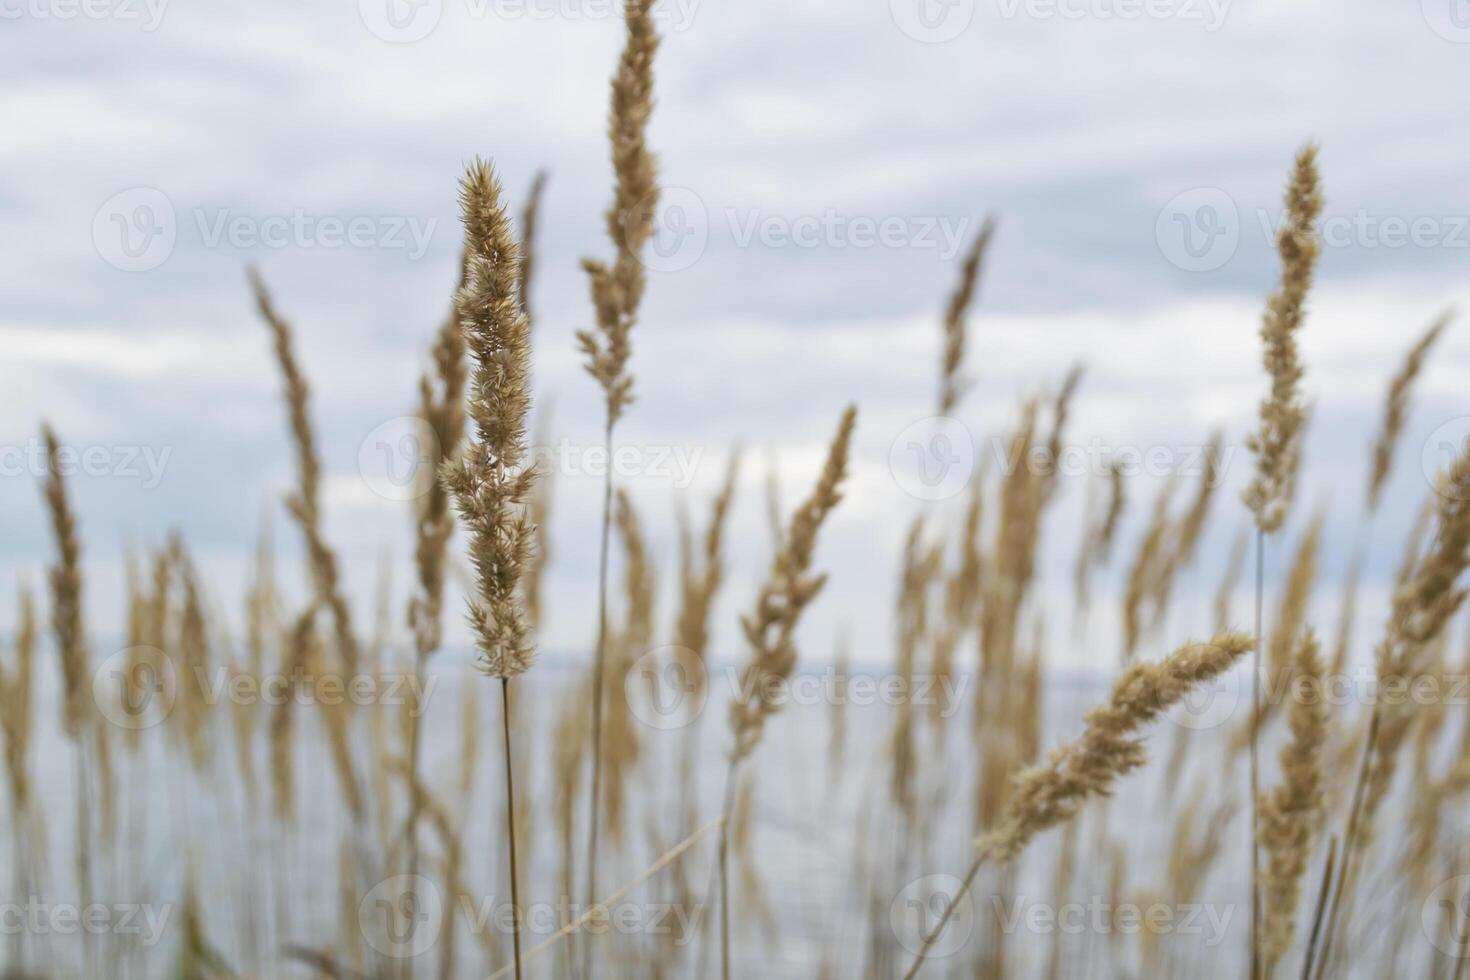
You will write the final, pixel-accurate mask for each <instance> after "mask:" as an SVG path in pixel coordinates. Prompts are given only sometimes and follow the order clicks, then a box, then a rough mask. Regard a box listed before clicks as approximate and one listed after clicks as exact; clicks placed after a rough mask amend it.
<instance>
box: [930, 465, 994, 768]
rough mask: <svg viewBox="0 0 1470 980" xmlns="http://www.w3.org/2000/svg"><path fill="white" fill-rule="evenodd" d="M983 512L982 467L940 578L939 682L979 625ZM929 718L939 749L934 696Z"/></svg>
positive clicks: (934, 667)
mask: <svg viewBox="0 0 1470 980" xmlns="http://www.w3.org/2000/svg"><path fill="white" fill-rule="evenodd" d="M984 513H985V474H984V471H983V470H982V471H981V472H980V473H977V474H975V475H974V476H973V477H972V478H971V484H970V496H969V500H968V501H967V502H966V504H965V516H964V520H963V521H962V522H961V524H960V532H959V535H958V540H957V542H956V547H957V549H958V552H959V555H958V562H957V564H956V566H955V568H954V570H953V572H951V573H950V575H949V576H948V578H947V580H946V581H945V582H944V585H943V589H944V595H943V604H942V612H943V617H942V620H941V622H940V625H939V628H938V629H937V630H936V632H935V636H934V646H933V653H932V659H931V661H930V669H931V671H932V673H933V675H934V678H935V680H936V681H937V682H938V683H940V684H943V683H945V682H946V681H947V680H948V679H949V678H951V677H952V676H953V675H954V663H955V652H956V651H957V650H958V649H959V646H960V643H961V642H962V641H963V640H964V639H965V637H966V636H967V635H969V634H971V633H972V632H973V631H974V630H975V629H976V628H977V627H978V625H979V621H980V604H981V600H982V599H983V598H984V585H985V557H984V555H983V554H982V553H981V548H982V545H981V520H982V518H983V517H984ZM933 704H934V707H933V710H932V711H930V713H929V720H930V722H932V724H933V728H934V733H935V736H936V738H937V739H938V742H939V748H940V749H941V751H942V750H943V747H944V744H945V741H946V736H947V732H948V729H949V726H948V725H947V724H946V721H947V719H945V718H944V717H942V714H943V707H942V704H941V702H940V700H939V699H937V698H936V699H935V700H934V703H933Z"/></svg>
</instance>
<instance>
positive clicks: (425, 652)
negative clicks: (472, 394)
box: [402, 249, 529, 876]
mask: <svg viewBox="0 0 1470 980" xmlns="http://www.w3.org/2000/svg"><path fill="white" fill-rule="evenodd" d="M467 255H468V250H467V249H466V250H465V253H464V255H462V256H461V261H460V282H459V287H458V288H459V289H463V288H464V286H465V278H466V276H467V274H468V261H467ZM527 277H529V268H528V263H526V262H523V263H522V278H523V280H524V279H526V278H527ZM523 285H524V282H523ZM523 305H524V300H523ZM432 357H433V361H434V375H433V376H430V375H429V374H428V373H425V374H424V375H423V376H422V377H421V378H420V381H419V412H420V415H421V417H422V419H423V420H424V422H425V423H426V424H427V425H428V427H429V428H430V430H431V431H432V432H433V435H434V438H433V440H432V442H431V444H430V445H429V446H428V447H426V456H425V458H424V459H423V464H424V473H423V475H424V476H426V477H427V480H426V482H425V485H424V486H423V488H422V489H423V493H422V495H421V496H420V497H419V498H418V501H417V504H418V513H417V515H416V516H417V519H416V528H415V530H416V537H417V541H416V543H415V546H414V566H415V570H416V572H417V574H418V589H417V591H416V592H415V594H414V596H413V598H412V599H410V600H409V606H408V625H409V628H410V630H412V632H413V638H414V675H415V678H416V679H419V680H421V679H422V678H423V676H424V671H425V669H426V667H427V664H428V661H429V659H430V658H431V657H432V656H433V655H434V654H435V653H436V652H437V651H438V649H439V647H440V645H441V643H442V641H443V620H444V615H443V614H444V582H445V569H446V567H447V566H448V561H449V556H448V549H449V540H450V538H451V537H452V536H453V535H454V514H453V512H452V510H451V508H450V501H449V489H448V488H447V487H446V486H445V485H444V483H443V481H441V480H439V479H438V474H439V469H440V467H441V466H443V465H444V463H445V461H447V460H451V459H453V458H454V457H455V456H456V455H457V454H458V453H459V445H460V442H461V440H462V439H463V438H464V427H465V404H464V402H465V384H466V381H467V377H466V368H465V340H464V332H463V328H462V327H461V325H460V322H459V317H458V312H457V309H456V310H452V311H451V313H450V315H449V317H448V318H447V319H446V320H445V322H444V323H443V325H442V326H441V327H440V328H439V332H438V335H437V336H436V337H435V340H434V347H433V351H432ZM416 475H417V474H416ZM418 691H419V688H418V687H417V686H415V688H414V693H413V694H412V695H411V696H410V703H409V705H408V718H407V732H406V736H407V742H408V766H409V782H410V785H412V784H413V783H414V781H416V780H417V779H418V773H419V764H420V756H421V754H422V750H421V746H420V741H421V739H420V734H421V731H422V728H423V724H422V719H423V705H421V704H420V703H419V702H418V697H419V695H418ZM420 816H421V798H420V796H419V795H418V794H417V793H411V794H409V804H408V813H407V815H406V816H405V817H404V826H403V831H402V834H403V839H404V840H405V842H406V845H407V848H408V874H409V875H410V876H412V875H416V874H418V865H419V840H418V825H419V818H420Z"/></svg>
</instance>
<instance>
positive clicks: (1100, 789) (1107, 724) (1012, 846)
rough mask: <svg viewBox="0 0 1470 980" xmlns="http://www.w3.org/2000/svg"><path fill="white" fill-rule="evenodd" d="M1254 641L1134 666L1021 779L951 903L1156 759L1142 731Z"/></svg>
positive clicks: (1236, 638)
mask: <svg viewBox="0 0 1470 980" xmlns="http://www.w3.org/2000/svg"><path fill="white" fill-rule="evenodd" d="M1254 642H1255V641H1254V639H1253V638H1252V637H1250V636H1247V635H1245V634H1242V633H1222V634H1219V635H1217V636H1215V638H1214V639H1212V640H1211V641H1210V642H1209V643H1204V644H1193V645H1190V646H1185V647H1181V648H1179V649H1178V650H1176V651H1174V653H1172V654H1170V655H1169V656H1168V657H1166V658H1165V659H1164V660H1162V661H1160V662H1158V663H1137V664H1133V665H1132V666H1130V667H1129V668H1128V669H1127V670H1126V671H1125V672H1124V673H1123V676H1122V677H1120V678H1119V679H1118V680H1117V682H1116V683H1115V684H1114V685H1113V693H1112V696H1111V697H1110V698H1109V699H1108V702H1107V704H1105V705H1103V706H1102V707H1099V708H1094V709H1093V710H1092V711H1090V712H1088V713H1087V716H1086V727H1085V729H1084V731H1083V733H1082V734H1081V735H1080V736H1079V737H1078V738H1077V739H1076V740H1075V741H1073V742H1070V743H1067V744H1065V745H1063V746H1061V747H1060V748H1057V749H1055V750H1054V751H1053V752H1052V754H1051V757H1050V759H1049V760H1048V761H1047V763H1046V764H1045V765H1041V766H1037V767H1034V768H1032V769H1028V770H1026V771H1025V772H1023V773H1021V774H1020V775H1018V776H1017V777H1016V780H1015V787H1014V791H1013V792H1012V794H1011V796H1010V799H1009V800H1008V802H1007V803H1006V807H1005V812H1004V814H1003V815H1002V817H1001V820H1000V822H999V823H998V824H997V825H996V826H994V827H993V828H992V829H990V830H988V831H986V832H984V833H982V834H981V835H980V836H979V837H978V838H976V841H975V852H976V857H975V861H974V862H973V863H972V864H971V866H970V870H969V872H968V873H967V874H966V875H965V878H964V883H963V886H962V888H961V890H960V893H959V894H957V895H955V896H954V898H953V900H952V902H951V905H950V907H951V908H953V907H954V905H955V903H957V902H958V901H959V900H960V897H961V896H962V895H963V894H964V893H965V892H966V891H968V890H969V887H970V884H971V883H972V882H973V881H974V880H975V876H976V874H978V873H979V871H980V868H981V866H982V865H983V864H985V863H986V862H989V861H995V862H996V863H998V864H1002V865H1004V864H1009V863H1011V862H1012V861H1014V860H1015V859H1016V858H1017V857H1019V856H1020V854H1021V852H1022V851H1023V850H1025V848H1026V846H1027V845H1028V844H1029V843H1030V842H1031V841H1032V839H1033V838H1035V837H1036V835H1037V834H1039V833H1041V832H1042V831H1044V830H1047V829H1049V828H1051V827H1055V826H1057V825H1058V824H1062V823H1065V822H1067V821H1069V820H1071V819H1072V818H1074V817H1075V816H1076V815H1077V813H1078V812H1079V811H1080V810H1081V808H1082V805H1083V804H1084V803H1085V802H1086V801H1087V800H1088V799H1089V798H1091V797H1093V796H1099V795H1101V796H1107V795H1108V794H1109V793H1110V791H1111V790H1112V786H1113V784H1114V783H1115V782H1117V780H1118V779H1119V778H1120V777H1122V776H1124V775H1127V774H1128V773H1129V772H1132V771H1133V770H1134V769H1137V768H1139V767H1140V766H1142V765H1143V764H1144V763H1145V762H1146V761H1147V758H1148V757H1147V753H1146V752H1145V750H1144V744H1143V738H1142V736H1141V735H1140V734H1139V730H1140V729H1141V728H1143V727H1144V726H1145V725H1147V724H1149V723H1150V722H1152V721H1154V720H1155V719H1157V718H1158V717H1159V716H1160V715H1162V714H1163V713H1164V712H1165V711H1166V710H1168V709H1169V707H1171V706H1172V705H1174V704H1176V703H1177V702H1179V701H1180V700H1181V699H1182V698H1183V697H1184V696H1185V695H1186V694H1188V693H1189V691H1190V689H1191V688H1193V687H1194V686H1195V685H1197V684H1200V683H1202V682H1205V681H1209V680H1212V679H1214V678H1215V677H1218V676H1219V675H1221V674H1223V673H1224V672H1225V671H1227V670H1229V669H1230V668H1231V667H1232V666H1234V665H1235V663H1236V662H1237V661H1239V660H1240V659H1241V657H1243V656H1245V654H1246V653H1247V652H1248V651H1249V650H1250V649H1251V647H1252V646H1253V644H1254ZM948 922H949V917H948V916H945V917H944V918H942V919H941V920H940V921H939V923H937V924H936V925H935V927H934V928H933V929H932V930H930V933H929V935H928V936H926V937H925V940H924V944H923V946H922V947H921V949H920V950H919V953H918V955H917V956H916V957H915V959H914V962H913V965H912V966H910V967H909V970H908V972H907V973H906V974H905V975H904V976H905V980H913V977H915V976H916V975H917V974H918V972H919V969H920V967H922V966H923V964H924V961H925V958H926V956H927V954H928V951H929V948H930V947H931V946H932V945H933V944H934V941H935V940H936V939H938V938H939V935H940V933H941V932H942V931H943V930H944V928H945V926H946V925H948Z"/></svg>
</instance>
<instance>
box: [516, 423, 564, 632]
mask: <svg viewBox="0 0 1470 980" xmlns="http://www.w3.org/2000/svg"><path fill="white" fill-rule="evenodd" d="M549 418H550V412H549V410H548V409H547V408H545V407H544V406H543V407H542V409H541V412H540V413H539V415H538V419H537V423H536V435H535V442H534V445H536V446H538V447H539V446H546V445H547V444H548V443H549V442H550V441H551V436H550V422H549V421H548V419H549ZM555 477H556V471H555V470H554V469H553V468H551V467H541V468H539V469H538V471H537V480H536V486H535V487H534V488H533V489H532V490H531V500H530V503H529V504H528V505H527V510H528V511H529V513H530V517H531V523H532V524H534V525H535V526H536V547H535V548H533V549H532V550H531V563H530V566H529V567H527V569H526V572H525V575H524V576H523V577H522V579H521V591H522V592H523V593H524V595H525V601H526V619H527V621H528V622H529V623H530V624H531V629H532V630H539V629H540V628H541V613H542V601H541V593H542V587H543V586H544V584H545V582H546V570H547V569H548V568H550V567H551V505H552V501H553V499H554V497H555V493H554V489H555V487H556V481H555Z"/></svg>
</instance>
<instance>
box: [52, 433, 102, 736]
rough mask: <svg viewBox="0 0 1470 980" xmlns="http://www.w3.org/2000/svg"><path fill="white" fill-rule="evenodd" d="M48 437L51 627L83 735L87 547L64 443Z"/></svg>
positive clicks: (68, 709)
mask: <svg viewBox="0 0 1470 980" xmlns="http://www.w3.org/2000/svg"><path fill="white" fill-rule="evenodd" d="M42 436H43V438H44V439H45V442H46V461H47V466H46V484H45V489H44V493H45V497H46V509H47V511H48V512H49V513H50V515H51V530H52V533H53V535H54V536H55V538H56V551H57V562H56V564H55V565H53V566H52V567H51V569H50V572H49V575H48V577H49V580H50V583H51V630H52V632H53V633H54V634H55V637H56V652H57V653H58V654H59V655H60V657H61V680H62V727H63V729H64V730H65V732H66V734H67V737H69V738H71V739H73V740H75V739H78V738H80V737H81V735H82V730H83V728H84V726H85V725H86V724H87V721H88V717H89V709H88V701H87V699H88V697H89V691H88V685H89V684H90V682H91V669H90V667H89V666H88V654H87V641H86V635H85V632H84V630H83V627H82V546H81V540H80V538H79V537H78V536H77V521H76V516H75V515H74V514H73V513H72V509H71V504H70V502H69V501H68V500H67V494H66V481H65V480H64V479H63V478H62V475H61V462H60V453H61V445H60V443H59V442H58V441H57V439H56V433H55V432H53V431H52V430H51V428H50V427H49V426H47V427H45V428H44V429H43V430H42Z"/></svg>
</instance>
